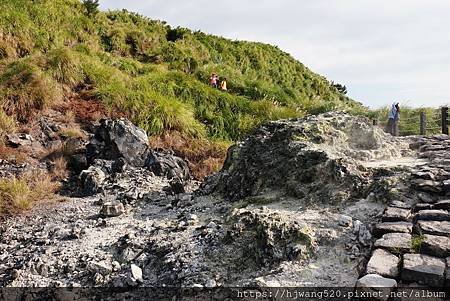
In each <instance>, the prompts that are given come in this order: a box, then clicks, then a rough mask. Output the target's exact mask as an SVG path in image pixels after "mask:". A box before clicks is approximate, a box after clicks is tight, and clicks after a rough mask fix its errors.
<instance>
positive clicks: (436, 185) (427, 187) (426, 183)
mask: <svg viewBox="0 0 450 301" xmlns="http://www.w3.org/2000/svg"><path fill="white" fill-rule="evenodd" d="M412 183H413V185H414V186H415V187H416V189H417V190H421V191H426V192H432V193H440V192H442V186H441V183H440V182H438V181H432V180H423V179H417V180H413V181H412Z"/></svg>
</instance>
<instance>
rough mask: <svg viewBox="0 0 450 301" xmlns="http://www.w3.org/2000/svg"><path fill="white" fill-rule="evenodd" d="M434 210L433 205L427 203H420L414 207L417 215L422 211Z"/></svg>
mask: <svg viewBox="0 0 450 301" xmlns="http://www.w3.org/2000/svg"><path fill="white" fill-rule="evenodd" d="M430 209H433V205H431V204H427V203H419V204H416V205H415V206H414V209H413V212H414V213H416V212H418V211H421V210H430Z"/></svg>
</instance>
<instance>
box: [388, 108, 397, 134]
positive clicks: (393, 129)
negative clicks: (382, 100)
mask: <svg viewBox="0 0 450 301" xmlns="http://www.w3.org/2000/svg"><path fill="white" fill-rule="evenodd" d="M399 120H400V103H398V102H394V103H393V104H392V108H391V112H390V113H389V121H388V131H389V133H391V135H392V136H398V135H399V127H398V122H399Z"/></svg>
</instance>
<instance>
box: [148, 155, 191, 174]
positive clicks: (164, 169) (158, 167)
mask: <svg viewBox="0 0 450 301" xmlns="http://www.w3.org/2000/svg"><path fill="white" fill-rule="evenodd" d="M145 166H146V167H147V168H148V169H149V170H151V171H152V172H153V173H154V174H155V175H157V176H164V177H167V178H168V179H174V180H179V181H185V180H188V179H189V178H190V173H189V166H188V165H187V163H186V161H184V160H183V159H181V158H179V157H176V156H173V155H169V154H163V153H156V152H152V153H150V154H149V156H148V158H147V161H146V163H145Z"/></svg>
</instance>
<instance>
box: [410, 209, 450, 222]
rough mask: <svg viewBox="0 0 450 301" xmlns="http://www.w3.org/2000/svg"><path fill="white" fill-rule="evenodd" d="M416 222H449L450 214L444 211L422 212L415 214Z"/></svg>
mask: <svg viewBox="0 0 450 301" xmlns="http://www.w3.org/2000/svg"><path fill="white" fill-rule="evenodd" d="M414 218H415V219H416V220H425V221H450V213H449V212H448V211H446V210H422V211H419V212H417V213H416V215H415V217H414Z"/></svg>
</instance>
